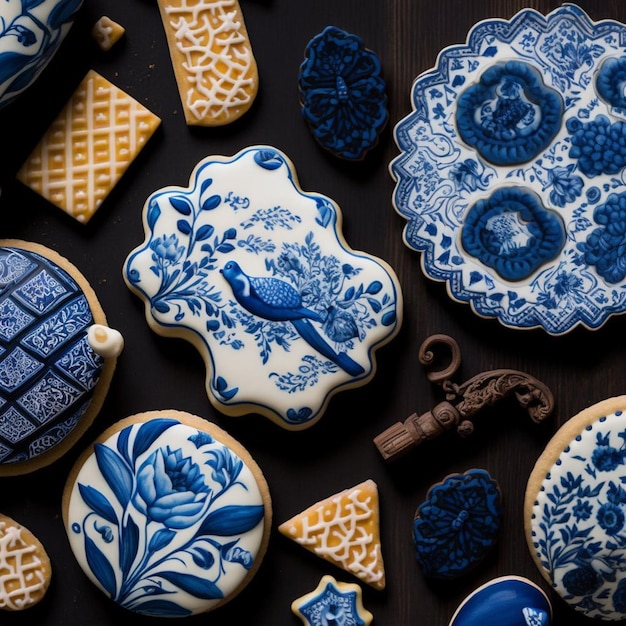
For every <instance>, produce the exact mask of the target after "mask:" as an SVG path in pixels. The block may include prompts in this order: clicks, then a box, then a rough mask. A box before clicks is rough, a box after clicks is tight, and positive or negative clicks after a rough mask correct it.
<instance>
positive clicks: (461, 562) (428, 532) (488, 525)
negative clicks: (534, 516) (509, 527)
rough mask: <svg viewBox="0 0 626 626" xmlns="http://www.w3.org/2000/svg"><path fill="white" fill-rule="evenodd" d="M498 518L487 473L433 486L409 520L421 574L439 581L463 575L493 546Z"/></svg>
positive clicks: (496, 499) (499, 506)
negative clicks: (411, 524) (411, 520)
mask: <svg viewBox="0 0 626 626" xmlns="http://www.w3.org/2000/svg"><path fill="white" fill-rule="evenodd" d="M501 520H502V504H501V500H500V489H499V487H498V484H497V482H496V481H495V480H493V479H492V478H491V476H490V475H489V474H488V473H487V472H486V471H485V470H481V469H472V470H468V471H467V472H465V473H464V474H453V475H451V476H448V477H447V478H445V479H444V480H443V481H442V482H441V483H438V484H436V485H433V486H432V487H431V488H430V489H429V491H428V493H427V495H426V500H425V501H424V502H423V503H422V504H420V506H419V507H418V508H417V511H416V513H415V520H414V522H413V541H414V544H415V554H416V557H417V562H418V563H419V565H420V567H421V569H422V572H423V574H424V575H425V576H427V577H429V578H442V579H453V578H457V577H458V576H461V575H463V574H465V573H466V572H467V571H468V570H470V569H471V568H473V567H474V566H476V565H477V564H478V563H479V562H480V561H482V560H483V559H484V557H485V556H486V555H487V554H488V552H489V551H490V550H491V549H492V548H493V546H494V545H495V543H496V541H497V538H498V533H499V531H500V524H501Z"/></svg>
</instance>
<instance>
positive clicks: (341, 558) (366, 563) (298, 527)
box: [278, 480, 385, 589]
mask: <svg viewBox="0 0 626 626" xmlns="http://www.w3.org/2000/svg"><path fill="white" fill-rule="evenodd" d="M278 530H279V532H280V533H281V534H282V535H284V536H285V537H288V538H289V539H292V540H293V541H295V542H296V543H299V544H300V545H301V546H303V547H304V548H306V549H307V550H309V551H311V552H313V553H314V554H317V556H319V557H321V558H323V559H325V560H326V561H330V562H331V563H334V564H335V565H337V566H338V567H340V568H342V569H344V570H345V571H346V572H349V573H350V574H353V575H354V576H356V577H357V578H360V579H361V580H362V581H363V582H365V583H367V584H368V585H371V586H372V587H374V588H375V589H384V587H385V569H384V564H383V556H382V550H381V545H380V533H379V514H378V487H377V486H376V483H375V482H374V481H373V480H366V481H365V482H363V483H361V484H359V485H356V486H355V487H352V488H351V489H345V490H344V491H341V492H340V493H337V494H336V495H333V496H330V497H328V498H326V499H325V500H321V501H320V502H318V503H316V504H313V505H312V506H310V507H309V508H307V509H306V510H304V511H302V512H301V513H299V514H298V515H295V516H294V517H292V518H291V519H289V520H287V521H286V522H283V523H282V524H281V525H280V526H279V527H278Z"/></svg>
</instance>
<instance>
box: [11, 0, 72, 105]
mask: <svg viewBox="0 0 626 626" xmlns="http://www.w3.org/2000/svg"><path fill="white" fill-rule="evenodd" d="M82 4H83V0H39V2H26V1H25V0H4V1H3V2H1V3H0V109H1V108H2V107H4V106H5V105H7V104H8V103H9V102H12V101H13V100H15V99H16V98H17V97H18V96H19V95H20V94H21V93H22V92H23V91H25V90H26V89H27V88H28V87H30V86H31V85H32V84H33V82H34V81H35V80H36V79H37V77H38V76H39V75H40V74H41V72H42V71H43V70H44V69H45V67H46V66H47V65H48V63H49V62H50V61H51V60H52V57H53V56H54V55H55V53H56V51H57V50H58V49H59V46H60V45H61V43H62V42H63V40H64V39H65V36H66V35H67V33H68V32H69V30H70V28H71V27H72V24H73V23H74V19H75V17H76V14H77V13H78V11H79V9H80V8H81V6H82Z"/></svg>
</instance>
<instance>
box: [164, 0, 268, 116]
mask: <svg viewBox="0 0 626 626" xmlns="http://www.w3.org/2000/svg"><path fill="white" fill-rule="evenodd" d="M158 3H159V9H160V11H161V18H162V20H163V26H164V28H165V34H166V36H167V43H168V47H169V50H170V56H171V59H172V66H173V68H174V74H175V76H176V82H177V85H178V91H179V93H180V99H181V102H182V105H183V110H184V113H185V121H186V123H187V124H188V125H190V126H191V125H196V126H222V125H224V124H228V123H230V122H233V121H234V120H236V119H237V118H239V117H240V116H241V115H243V114H244V113H245V112H246V111H247V110H248V109H249V108H250V106H251V105H252V102H253V101H254V98H255V97H256V93H257V89H258V82H259V77H258V70H257V65H256V61H255V59H254V55H253V54H252V47H251V45H250V39H249V37H248V32H247V30H246V26H245V23H244V20H243V13H242V12H241V8H240V6H239V2H238V0H158Z"/></svg>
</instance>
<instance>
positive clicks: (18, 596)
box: [0, 514, 52, 611]
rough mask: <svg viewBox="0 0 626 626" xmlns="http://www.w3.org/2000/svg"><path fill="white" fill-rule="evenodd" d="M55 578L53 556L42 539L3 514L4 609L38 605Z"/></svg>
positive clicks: (0, 598) (0, 568)
mask: <svg viewBox="0 0 626 626" xmlns="http://www.w3.org/2000/svg"><path fill="white" fill-rule="evenodd" d="M51 577H52V567H51V565H50V558H49V557H48V554H47V552H46V550H45V548H44V547H43V545H42V544H41V542H40V541H39V539H37V537H35V535H33V533H31V532H30V530H28V529H27V528H24V526H22V525H21V524H19V523H18V522H16V521H15V520H13V519H11V518H10V517H7V516H6V515H2V514H0V610H3V611H22V610H24V609H28V608H30V607H32V606H34V605H35V604H37V603H38V602H40V601H41V600H42V599H43V597H44V596H45V595H46V592H47V591H48V587H49V585H50V579H51Z"/></svg>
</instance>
